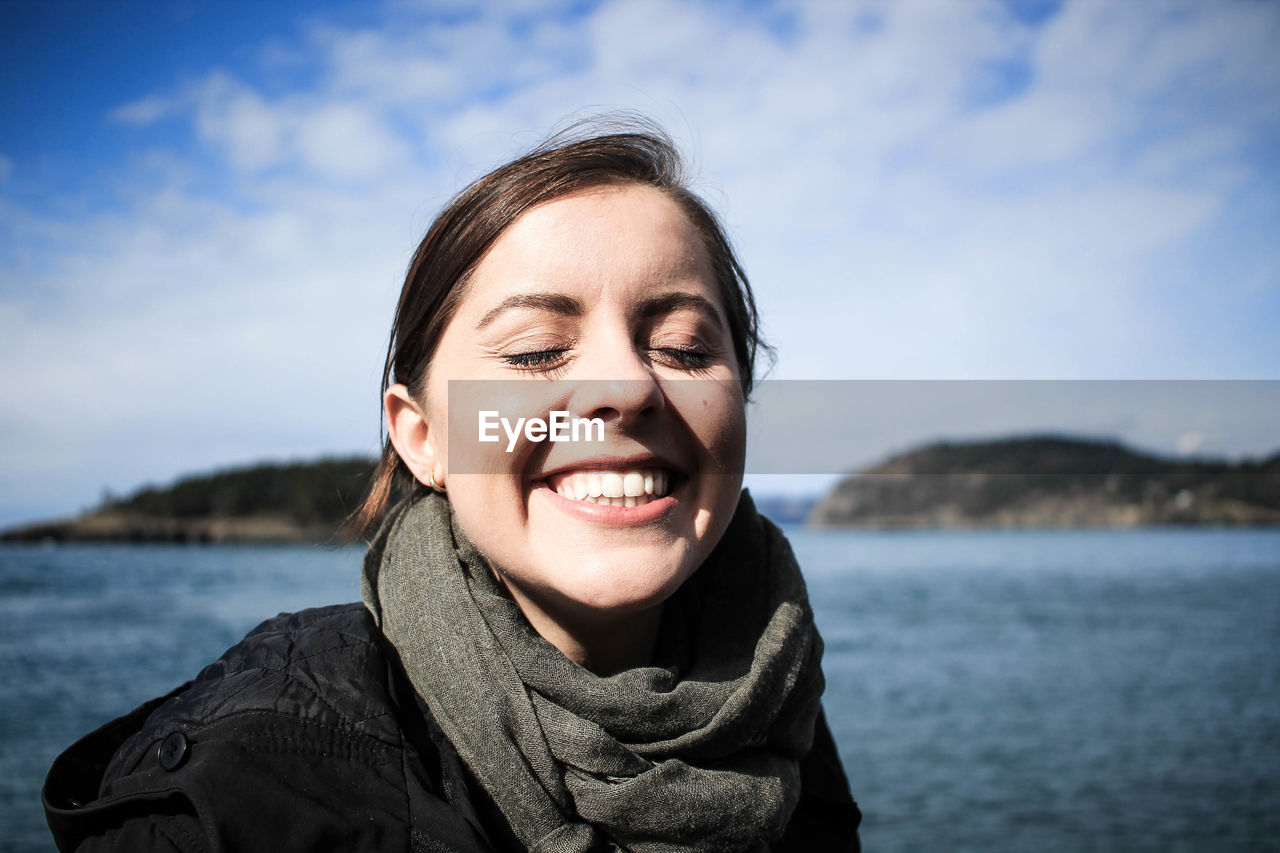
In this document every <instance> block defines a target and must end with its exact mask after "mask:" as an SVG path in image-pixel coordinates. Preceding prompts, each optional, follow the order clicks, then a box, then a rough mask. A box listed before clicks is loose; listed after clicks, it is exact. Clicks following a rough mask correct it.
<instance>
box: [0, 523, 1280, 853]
mask: <svg viewBox="0 0 1280 853" xmlns="http://www.w3.org/2000/svg"><path fill="white" fill-rule="evenodd" d="M788 535H789V536H790V537H791V540H792V543H793V546H794V548H795V550H796V553H797V556H798V557H799V559H800V562H801V565H802V566H803V567H804V569H805V574H806V577H807V580H808V584H809V589H810V595H811V597H812V599H813V602H814V605H815V612H816V616H817V620H818V625H819V627H820V629H821V631H822V634H823V637H824V639H825V642H826V656H825V659H824V668H825V671H826V676H827V691H826V694H825V697H824V704H825V707H826V712H827V716H828V718H829V720H830V723H831V727H832V730H833V731H834V733H835V737H836V741H837V743H838V744H839V746H840V752H841V756H842V757H843V759H844V764H845V769H846V771H847V772H848V775H849V780H850V783H851V786H852V789H853V792H854V795H855V797H856V798H857V799H858V802H859V804H860V805H861V807H862V809H863V811H864V813H865V815H866V817H865V821H864V824H863V830H862V839H863V844H864V847H865V849H867V850H868V851H873V852H874V851H899V850H904V851H905V850H928V849H950V850H975V851H976V850H1049V849H1052V850H1152V851H1155V850H1162V851H1163V850H1176V849H1185V850H1257V849H1268V848H1273V849H1280V530H1244V531H1227V530H1205V529H1195V530H1191V529H1188V530H1169V529H1162V530H1131V531H1034V532H1033V531H1017V532H940V531H928V532H897V533H871V532H858V531H816V530H805V529H790V530H788ZM360 556H361V554H360V551H359V550H357V549H351V548H348V549H336V550H335V549H326V548H314V547H274V548H262V547H239V546H226V547H167V546H120V545H113V546H58V547H42V546H4V547H0V849H3V850H12V851H46V850H51V849H53V845H52V841H51V840H50V837H49V835H48V830H47V828H46V827H45V824H44V817H43V814H42V812H41V809H40V805H39V788H40V785H41V782H42V781H43V777H44V774H45V772H46V771H47V770H48V767H49V764H50V763H51V762H52V761H53V758H54V757H55V756H56V755H57V754H58V753H59V752H60V751H61V750H63V749H64V748H66V746H67V745H69V744H70V743H71V742H72V741H74V740H75V739H76V738H78V737H79V736H81V735H83V734H85V733H87V732H88V731H90V730H91V729H93V728H95V727H97V726H98V725H100V724H101V723H103V722H105V721H107V720H108V719H110V718H112V717H114V716H117V715H119V714H122V713H125V712H127V711H129V710H131V709H132V708H133V707H135V706H136V705H138V704H140V703H141V702H142V701H144V700H146V699H149V698H151V697H153V696H155V695H159V694H161V693H164V692H166V691H168V690H169V689H171V688H172V687H174V686H176V685H177V684H179V683H181V682H182V681H184V680H186V679H188V678H190V677H192V676H193V675H194V674H195V673H196V672H197V671H199V669H200V668H201V667H202V666H203V665H204V664H205V663H207V662H209V661H210V660H212V659H213V658H215V657H217V656H218V655H219V654H220V653H221V652H222V651H223V650H224V649H226V648H227V647H228V646H230V645H232V644H233V643H234V642H235V641H236V640H238V639H239V638H240V637H241V636H242V635H243V634H244V633H245V632H246V631H247V630H249V629H250V628H252V627H253V626H254V625H255V624H257V623H258V622H259V621H261V620H262V619H264V618H267V617H269V616H272V615H274V614H275V613H277V612H279V611H287V610H296V609H299V608H302V607H308V606H314V605H323V604H329V603H334V602H339V601H352V600H356V599H357V598H358V597H359V564H360Z"/></svg>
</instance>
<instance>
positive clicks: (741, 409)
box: [669, 382, 747, 479]
mask: <svg viewBox="0 0 1280 853" xmlns="http://www.w3.org/2000/svg"><path fill="white" fill-rule="evenodd" d="M669 398H670V399H671V401H672V403H674V404H675V407H676V409H677V411H678V412H679V413H680V417H681V419H682V420H684V422H685V424H686V425H687V426H688V428H689V430H690V432H692V434H693V436H694V440H695V441H696V442H697V444H698V447H699V450H700V452H701V456H702V457H703V458H702V459H701V460H700V462H701V471H700V472H699V473H702V474H710V475H724V476H727V477H730V478H732V477H738V478H739V479H741V477H742V468H743V463H744V462H745V459H746V452H747V412H746V406H745V404H744V402H743V399H742V392H741V389H740V388H739V386H738V385H737V383H727V382H684V383H679V386H678V387H677V388H675V389H673V391H672V392H671V393H670V394H669Z"/></svg>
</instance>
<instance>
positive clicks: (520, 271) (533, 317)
mask: <svg viewBox="0 0 1280 853" xmlns="http://www.w3.org/2000/svg"><path fill="white" fill-rule="evenodd" d="M733 353H734V348H733V342H732V338H731V336H730V333H729V327H728V323H727V321H726V317H725V312H724V307H723V305H722V304H721V300H720V297H719V295H718V288H717V286H716V282H715V277H714V275H713V272H712V267H711V262H710V260H709V258H708V256H707V253H706V250H705V249H704V247H703V244H702V241H701V240H700V238H699V236H698V234H697V232H696V231H695V230H694V228H693V226H692V225H691V224H690V223H689V221H688V219H687V218H686V217H685V215H684V214H683V212H682V211H681V210H680V208H679V207H678V206H677V205H676V203H675V202H673V201H672V200H671V199H669V198H668V197H667V196H666V195H664V194H663V193H661V192H659V191H657V190H655V189H652V188H649V187H644V186H639V185H623V186H610V187H602V188H597V189H592V190H589V191H583V192H581V193H577V194H574V195H571V196H567V197H564V198H561V199H557V200H554V201H551V202H547V203H545V204H542V205H539V206H537V207H535V208H533V209H531V210H529V211H528V212H527V213H525V214H524V215H523V216H522V217H521V218H520V219H518V220H517V221H516V222H515V223H514V224H513V225H512V226H511V227H510V228H508V229H507V230H506V231H505V232H504V233H503V234H502V236H501V237H499V239H498V240H497V241H496V242H495V243H494V244H493V246H492V247H491V248H490V250H489V252H488V253H487V254H486V255H485V256H484V258H483V259H482V260H481V262H480V263H479V265H478V266H477V267H476V269H475V271H474V273H473V276H472V278H471V281H470V282H469V284H468V290H467V293H466V296H465V297H464V298H463V300H462V302H461V304H460V305H459V307H458V309H457V312H456V314H455V315H454V317H453V318H452V320H451V321H450V323H449V325H448V326H447V328H446V329H445V332H444V335H443V336H442V338H441V341H440V344H439V347H438V348H437V350H436V353H435V355H434V358H433V360H432V362H431V365H430V368H429V372H428V375H427V384H426V400H425V401H423V402H424V403H425V405H424V407H423V408H424V410H425V412H426V416H427V423H428V432H429V436H428V438H429V440H430V442H431V444H432V446H433V450H434V452H435V454H436V458H437V459H438V460H439V461H441V462H443V466H442V467H443V470H444V473H445V483H446V487H447V490H448V495H449V499H450V501H451V502H452V504H453V507H454V510H455V512H456V513H457V516H458V519H459V521H460V522H461V524H462V526H463V529H464V530H466V532H467V534H468V535H469V536H470V537H471V539H472V540H473V541H474V542H475V544H476V546H477V547H478V548H479V549H480V550H481V551H482V552H483V553H484V554H485V555H486V556H487V557H488V558H489V559H490V560H491V561H492V562H493V563H494V564H495V568H496V570H497V571H498V572H499V574H500V575H501V576H502V578H503V579H504V581H505V583H506V584H507V586H508V588H510V589H511V591H512V593H513V595H514V596H515V597H516V600H517V601H518V602H520V603H521V605H522V606H525V607H527V606H530V605H532V606H534V607H537V608H539V609H540V610H542V611H544V612H545V613H547V614H549V615H553V616H555V615H559V616H562V617H563V616H569V617H571V618H575V617H576V618H582V617H583V616H588V617H591V616H601V617H607V616H609V615H624V614H633V613H638V612H641V611H644V610H646V609H648V608H651V607H653V606H655V605H657V604H660V603H661V602H662V601H664V600H665V599H666V598H667V597H668V596H669V595H670V594H671V593H673V592H674V591H675V590H676V589H677V588H678V587H679V586H680V584H682V583H683V582H684V581H685V580H686V579H687V578H688V577H689V576H690V575H691V574H692V573H693V572H694V570H695V569H696V568H697V567H698V566H699V565H700V564H701V563H702V562H703V560H705V559H706V557H707V555H708V554H709V553H710V552H711V549H712V548H713V547H714V546H715V544H716V542H717V541H719V539H720V536H721V535H722V534H723V533H724V530H725V528H726V526H727V525H728V523H729V520H730V517H731V516H732V514H733V511H734V508H735V507H736V505H737V501H738V494H739V491H740V489H741V485H742V470H743V463H744V454H745V447H746V421H745V412H744V400H743V394H742V386H741V382H740V379H741V377H740V374H739V367H738V365H737V362H736V359H735V358H734V354H733ZM454 380H507V381H506V382H492V383H481V382H464V383H459V382H456V381H454ZM451 382H452V385H453V387H454V392H453V394H452V395H451V393H450V384H451ZM490 389H491V390H492V392H493V394H492V396H491V397H489V402H488V403H475V402H474V398H475V395H476V394H477V393H478V394H479V395H480V396H481V397H483V396H485V394H486V392H487V391H488V390H490ZM513 389H514V392H515V393H514V394H513V393H512V392H513ZM463 390H466V391H467V393H466V394H464V393H462V391H463ZM451 396H452V398H453V402H454V408H455V412H454V417H453V419H452V421H451V419H450V411H449V410H450V398H451ZM464 397H467V398H468V399H469V400H471V402H467V403H464V402H463V398H464ZM513 400H515V401H516V402H512V401H513ZM495 401H497V402H495ZM478 407H489V408H491V409H494V410H497V411H499V413H500V415H501V416H502V417H507V418H509V421H510V423H512V424H514V423H515V421H516V417H518V416H526V417H527V416H531V415H538V416H541V417H542V418H544V419H546V418H547V417H548V414H549V412H550V411H552V410H559V411H566V412H569V413H570V414H571V415H572V416H575V417H583V418H599V419H601V420H602V421H603V422H604V423H605V430H604V440H603V441H595V440H592V441H586V440H580V441H557V442H552V441H542V442H536V441H529V440H527V439H526V438H524V437H521V439H520V440H519V441H517V442H516V443H515V446H514V447H513V449H512V450H511V451H510V452H508V451H507V448H508V444H509V439H508V436H507V434H506V432H504V430H503V429H502V428H498V429H496V434H497V435H498V436H499V440H498V441H496V442H494V443H484V444H480V443H478V442H477V437H478V425H477V424H476V422H475V421H473V420H471V419H472V418H473V417H476V414H475V411H476V409H477V408H478ZM504 407H505V408H506V409H507V410H508V411H503V408H504ZM464 410H465V411H464ZM451 423H452V425H453V429H454V432H455V433H458V432H461V433H462V435H455V436H453V439H454V442H453V444H454V450H453V451H450V435H449V429H450V424H451ZM595 437H596V434H595V433H594V432H593V433H592V438H593V439H594V438H595ZM464 443H465V452H463V447H462V445H463V444H464ZM477 453H479V454H482V460H481V461H480V462H478V463H477V462H476V461H475V459H476V457H475V454H477ZM462 459H467V460H469V461H468V462H466V463H465V464H464V463H462V462H461V461H460V460H462ZM450 463H452V466H451V465H450ZM464 469H465V470H464ZM480 471H483V472H484V473H480ZM636 492H640V494H636ZM619 493H621V496H619V497H609V496H610V495H615V496H616V495H618V494H619Z"/></svg>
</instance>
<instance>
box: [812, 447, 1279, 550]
mask: <svg viewBox="0 0 1280 853" xmlns="http://www.w3.org/2000/svg"><path fill="white" fill-rule="evenodd" d="M809 523H810V524H812V525H816V526H848V527H866V528H903V527H1133V526H1138V525H1164V524H1220V525H1260V524H1280V454H1276V455H1274V456H1272V457H1270V458H1269V459H1267V460H1265V461H1262V462H1244V463H1238V464H1231V463H1227V462H1221V461H1214V460H1174V459H1166V458H1162V457H1159V456H1155V455H1151V454H1146V453H1141V452H1139V451H1136V450H1132V449H1130V448H1127V447H1125V446H1123V445H1121V444H1118V443H1115V442H1107V441H1089V440H1082V439H1074V438H1065V437H1057V436H1041V437H1029V438H1018V439H1009V440H1003V441H987V442H969V443H939V444H932V445H929V446H927V447H922V448H919V449H916V450H912V451H910V452H908V453H903V454H901V455H898V456H894V457H892V458H891V459H889V460H888V461H886V462H884V463H882V464H880V465H876V466H873V467H871V468H868V469H866V470H864V471H860V472H858V473H856V474H853V475H851V476H849V477H847V478H846V479H844V480H843V481H841V482H840V483H839V484H837V485H836V487H835V488H834V489H833V490H832V491H831V492H830V493H829V494H828V495H827V496H826V497H824V498H823V499H822V500H821V501H820V502H819V503H818V505H817V506H816V507H815V508H814V511H813V513H812V514H811V515H810V517H809Z"/></svg>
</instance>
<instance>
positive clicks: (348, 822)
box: [43, 604, 472, 853]
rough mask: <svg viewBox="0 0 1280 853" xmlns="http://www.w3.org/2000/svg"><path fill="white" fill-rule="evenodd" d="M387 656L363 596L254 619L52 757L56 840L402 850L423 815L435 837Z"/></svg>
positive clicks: (445, 820)
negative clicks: (152, 695)
mask: <svg viewBox="0 0 1280 853" xmlns="http://www.w3.org/2000/svg"><path fill="white" fill-rule="evenodd" d="M393 666H394V662H393V660H392V659H391V658H390V657H389V656H388V651H387V648H386V647H385V646H384V644H383V642H382V640H381V635H380V632H379V631H378V628H377V626H376V625H375V624H374V623H373V620H372V618H371V617H370V616H369V614H368V612H367V611H366V610H365V608H364V607H363V606H362V605H359V604H350V605H337V606H333V607H325V608H317V609H312V610H304V611H299V612H297V613H291V614H281V615H280V616H277V617H275V618H274V619H269V620H267V621H266V622H263V623H262V624H261V625H259V626H258V627H257V628H255V629H254V630H253V631H251V632H250V633H249V634H248V635H247V636H246V637H245V638H244V639H243V640H242V641H241V642H239V643H237V644H236V645H235V646H233V647H232V648H230V649H229V650H227V652H226V653H225V654H224V655H223V656H222V657H221V658H219V659H218V660H217V661H215V662H214V663H212V664H210V665H209V666H207V667H205V669H204V670H203V671H201V672H200V674H199V675H198V676H197V677H196V678H195V679H194V680H193V681H191V682H188V683H187V684H184V685H183V686H182V687H179V688H178V689H177V690H175V691H173V692H172V693H170V694H168V695H166V696H162V697H160V698H159V699H156V700H153V701H151V702H149V703H147V704H145V705H143V706H141V707H139V708H138V709H136V710H135V711H133V712H132V713H131V714H128V715H126V716H125V717H122V718H120V719H118V720H115V721H113V722H111V723H108V724H107V725H106V726H104V727H102V728H101V729H99V730H97V731H95V732H93V733H92V734H90V735H88V736H86V737H85V738H83V739H81V740H80V741H79V742H77V743H76V744H74V745H73V746H72V747H71V748H70V749H68V750H67V752H66V753H64V754H63V755H62V756H60V757H59V758H58V759H57V761H55V763H54V765H53V767H52V769H51V770H50V772H49V776H48V779H47V780H46V783H45V790H44V792H43V798H44V804H45V810H46V815H47V816H48V819H49V825H50V828H51V829H52V830H53V833H54V837H55V840H56V841H57V842H58V845H59V848H60V849H63V850H98V849H102V850H107V849H116V850H125V849H139V850H162V849H180V850H272V851H274V853H282V851H288V850H326V849H350V850H396V849H400V850H408V849H411V846H412V845H411V842H412V840H413V838H414V837H415V836H419V837H420V836H421V835H422V833H423V831H424V829H423V827H422V826H421V825H420V824H421V823H422V820H423V816H424V814H426V815H427V816H428V818H429V819H430V822H431V823H436V824H439V825H440V827H441V830H440V831H441V832H445V833H446V834H448V833H449V832H451V830H450V829H449V825H450V822H451V821H453V822H455V823H456V822H457V821H456V819H454V818H453V817H451V816H450V810H449V809H448V808H447V807H446V805H445V804H444V803H443V801H440V800H438V799H435V798H433V797H432V796H431V792H429V791H418V794H419V795H418V796H410V790H411V789H415V786H416V788H421V787H422V785H421V783H420V782H419V781H418V780H419V779H420V778H421V777H423V775H424V774H423V773H422V772H419V771H417V770H415V766H416V763H420V762H421V760H423V759H422V756H419V755H417V754H416V753H415V754H414V755H413V756H412V759H413V760H412V761H411V760H409V757H408V756H407V755H406V752H407V750H406V748H405V739H404V734H403V731H402V728H401V725H400V723H399V720H398V707H397V706H398V702H399V701H400V699H399V698H398V697H397V696H396V695H395V694H396V687H395V677H394V675H393V673H392V668H393ZM427 760H430V757H427ZM410 776H412V777H413V778H412V779H410V778H409V777H410ZM411 801H413V802H411ZM424 803H425V811H424ZM415 810H416V811H417V812H419V814H417V815H415V814H413V813H412V812H414V811H415ZM458 829H459V831H460V832H463V833H464V834H465V827H462V826H459V827H458ZM458 849H461V850H468V849H472V848H471V847H468V846H459V847H458Z"/></svg>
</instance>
